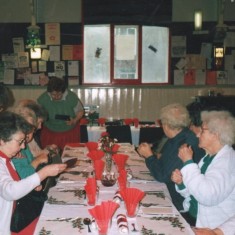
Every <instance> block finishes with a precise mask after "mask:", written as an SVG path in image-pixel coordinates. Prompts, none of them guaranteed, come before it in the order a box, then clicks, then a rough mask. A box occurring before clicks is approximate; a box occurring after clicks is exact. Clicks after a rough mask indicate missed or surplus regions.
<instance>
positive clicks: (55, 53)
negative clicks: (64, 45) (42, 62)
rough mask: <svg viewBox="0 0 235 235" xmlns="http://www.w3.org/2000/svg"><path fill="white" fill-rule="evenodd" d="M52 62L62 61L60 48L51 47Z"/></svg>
mask: <svg viewBox="0 0 235 235" xmlns="http://www.w3.org/2000/svg"><path fill="white" fill-rule="evenodd" d="M49 50H50V57H49V59H50V61H60V46H50V49H49Z"/></svg>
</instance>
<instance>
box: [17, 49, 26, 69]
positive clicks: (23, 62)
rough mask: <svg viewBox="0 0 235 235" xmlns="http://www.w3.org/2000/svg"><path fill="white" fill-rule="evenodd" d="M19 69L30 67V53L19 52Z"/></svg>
mask: <svg viewBox="0 0 235 235" xmlns="http://www.w3.org/2000/svg"><path fill="white" fill-rule="evenodd" d="M18 67H19V68H27V67H29V53H28V52H18Z"/></svg>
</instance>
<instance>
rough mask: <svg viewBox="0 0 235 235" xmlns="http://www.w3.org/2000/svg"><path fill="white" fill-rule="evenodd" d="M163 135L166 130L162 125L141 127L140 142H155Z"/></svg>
mask: <svg viewBox="0 0 235 235" xmlns="http://www.w3.org/2000/svg"><path fill="white" fill-rule="evenodd" d="M163 136H164V132H163V129H162V127H141V128H140V137H139V144H141V143H143V142H147V143H150V144H153V143H156V142H158V141H159V140H161V139H162V137H163Z"/></svg>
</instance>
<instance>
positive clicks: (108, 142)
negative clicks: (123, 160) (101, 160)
mask: <svg viewBox="0 0 235 235" xmlns="http://www.w3.org/2000/svg"><path fill="white" fill-rule="evenodd" d="M118 148H119V145H118V144H117V139H113V138H111V137H110V135H109V133H108V132H103V133H102V134H101V138H100V139H99V141H98V149H100V150H102V151H103V152H104V153H105V168H104V172H103V175H102V179H101V182H102V183H103V184H104V185H105V186H112V185H113V184H115V183H116V177H115V174H114V172H112V165H113V159H112V155H113V154H114V153H116V152H117V150H118Z"/></svg>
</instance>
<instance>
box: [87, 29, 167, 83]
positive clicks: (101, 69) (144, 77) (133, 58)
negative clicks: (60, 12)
mask: <svg viewBox="0 0 235 235" xmlns="http://www.w3.org/2000/svg"><path fill="white" fill-rule="evenodd" d="M168 81H169V29H168V28H164V27H156V26H138V25H85V26H84V78H83V83H84V84H104V85H107V84H109V85H110V84H111V85H112V84H128V85H131V84H135V85H138V84H139V85H141V84H164V83H168Z"/></svg>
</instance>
